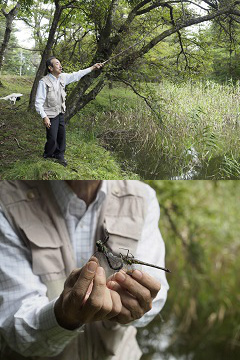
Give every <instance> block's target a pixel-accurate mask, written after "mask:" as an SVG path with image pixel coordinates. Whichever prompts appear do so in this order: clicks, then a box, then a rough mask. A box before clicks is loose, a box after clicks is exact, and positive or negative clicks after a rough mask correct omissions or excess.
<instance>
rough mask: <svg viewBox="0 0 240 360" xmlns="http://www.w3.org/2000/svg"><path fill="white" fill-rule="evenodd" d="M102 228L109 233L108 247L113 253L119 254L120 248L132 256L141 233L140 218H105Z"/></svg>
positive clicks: (141, 224)
mask: <svg viewBox="0 0 240 360" xmlns="http://www.w3.org/2000/svg"><path fill="white" fill-rule="evenodd" d="M103 226H104V228H105V229H106V230H107V231H108V233H109V245H110V246H111V248H112V250H113V251H114V252H116V253H119V252H121V250H119V248H121V247H122V248H126V249H129V250H130V252H131V253H133V254H134V253H135V252H136V249H137V244H138V241H139V240H140V239H141V233H142V226H143V221H142V219H141V218H131V217H129V216H126V217H125V216H124V217H121V218H119V217H111V216H105V219H104V225H103Z"/></svg>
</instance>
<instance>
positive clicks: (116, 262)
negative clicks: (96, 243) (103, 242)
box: [107, 252, 123, 271]
mask: <svg viewBox="0 0 240 360" xmlns="http://www.w3.org/2000/svg"><path fill="white" fill-rule="evenodd" d="M107 261H108V264H109V266H110V268H111V269H113V270H117V271H118V270H120V269H122V267H123V260H122V259H121V258H120V257H119V256H116V255H113V254H112V253H111V252H109V253H108V255H107Z"/></svg>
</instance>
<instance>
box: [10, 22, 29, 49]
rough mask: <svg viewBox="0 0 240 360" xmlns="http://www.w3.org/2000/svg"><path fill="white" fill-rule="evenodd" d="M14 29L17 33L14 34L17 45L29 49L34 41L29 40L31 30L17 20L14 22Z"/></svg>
mask: <svg viewBox="0 0 240 360" xmlns="http://www.w3.org/2000/svg"><path fill="white" fill-rule="evenodd" d="M14 24H15V26H16V29H18V31H17V32H16V33H15V35H16V37H17V39H18V42H19V45H20V46H22V47H24V48H26V49H31V48H32V47H33V46H34V40H33V39H32V38H31V29H30V28H29V26H27V25H26V24H25V23H24V22H23V21H22V20H17V21H15V22H14Z"/></svg>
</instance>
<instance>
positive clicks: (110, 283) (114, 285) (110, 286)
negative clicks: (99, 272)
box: [107, 281, 116, 290]
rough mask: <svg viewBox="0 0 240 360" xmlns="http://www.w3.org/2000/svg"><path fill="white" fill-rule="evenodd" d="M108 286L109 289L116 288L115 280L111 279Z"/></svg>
mask: <svg viewBox="0 0 240 360" xmlns="http://www.w3.org/2000/svg"><path fill="white" fill-rule="evenodd" d="M107 287H108V288H109V289H111V290H114V289H115V287H116V283H115V281H109V282H108V283H107Z"/></svg>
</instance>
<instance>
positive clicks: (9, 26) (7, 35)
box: [0, 2, 20, 71]
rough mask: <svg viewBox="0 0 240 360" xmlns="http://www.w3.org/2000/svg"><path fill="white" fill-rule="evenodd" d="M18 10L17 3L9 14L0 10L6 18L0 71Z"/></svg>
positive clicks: (0, 51) (0, 54) (0, 53)
mask: <svg viewBox="0 0 240 360" xmlns="http://www.w3.org/2000/svg"><path fill="white" fill-rule="evenodd" d="M19 8H20V3H19V2H18V3H17V4H16V6H15V7H14V8H13V9H12V10H11V11H9V13H6V11H5V10H2V13H3V15H4V16H5V18H6V29H5V33H4V38H3V42H2V45H1V49H0V71H1V69H2V66H3V62H4V55H5V52H6V49H7V47H8V44H9V40H10V36H11V32H12V27H13V20H14V18H15V17H16V16H17V13H18V11H19Z"/></svg>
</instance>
